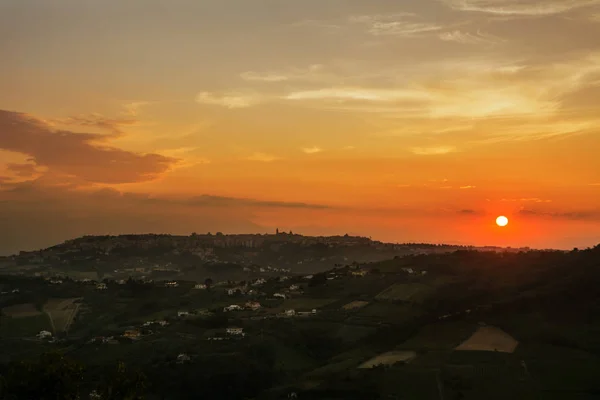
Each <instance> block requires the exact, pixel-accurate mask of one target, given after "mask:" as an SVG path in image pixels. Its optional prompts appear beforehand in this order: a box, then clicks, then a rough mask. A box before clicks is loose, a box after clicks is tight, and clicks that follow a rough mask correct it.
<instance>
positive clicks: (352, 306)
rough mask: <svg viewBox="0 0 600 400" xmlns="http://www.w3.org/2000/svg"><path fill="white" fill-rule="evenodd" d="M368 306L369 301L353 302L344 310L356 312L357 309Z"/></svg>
mask: <svg viewBox="0 0 600 400" xmlns="http://www.w3.org/2000/svg"><path fill="white" fill-rule="evenodd" d="M367 304H369V302H368V301H353V302H350V303H348V304H346V305H345V306H343V307H342V308H343V309H344V310H354V309H356V308H362V307H364V306H366V305H367Z"/></svg>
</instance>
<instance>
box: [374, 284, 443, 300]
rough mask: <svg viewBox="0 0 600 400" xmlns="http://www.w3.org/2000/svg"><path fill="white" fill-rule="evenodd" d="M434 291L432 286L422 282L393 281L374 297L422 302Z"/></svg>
mask: <svg viewBox="0 0 600 400" xmlns="http://www.w3.org/2000/svg"><path fill="white" fill-rule="evenodd" d="M433 292H434V288H432V287H431V286H428V285H425V284H422V283H395V284H393V285H392V286H390V287H388V288H387V289H385V290H384V291H382V292H380V293H379V294H378V295H377V296H375V299H377V300H385V301H406V302H412V303H422V302H423V301H424V300H425V299H427V298H428V297H429V296H430V295H431V294H432V293H433Z"/></svg>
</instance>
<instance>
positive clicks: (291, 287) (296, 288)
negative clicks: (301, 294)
mask: <svg viewBox="0 0 600 400" xmlns="http://www.w3.org/2000/svg"><path fill="white" fill-rule="evenodd" d="M290 290H300V286H298V285H292V286H290Z"/></svg>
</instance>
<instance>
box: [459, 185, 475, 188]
mask: <svg viewBox="0 0 600 400" xmlns="http://www.w3.org/2000/svg"><path fill="white" fill-rule="evenodd" d="M476 187H477V186H471V185H467V186H460V187H459V189H475V188H476Z"/></svg>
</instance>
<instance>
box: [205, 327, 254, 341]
mask: <svg viewBox="0 0 600 400" xmlns="http://www.w3.org/2000/svg"><path fill="white" fill-rule="evenodd" d="M245 336H246V332H244V328H235V327H231V328H226V329H225V335H215V336H209V337H207V338H206V340H228V339H231V338H237V339H241V338H243V337H245Z"/></svg>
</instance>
